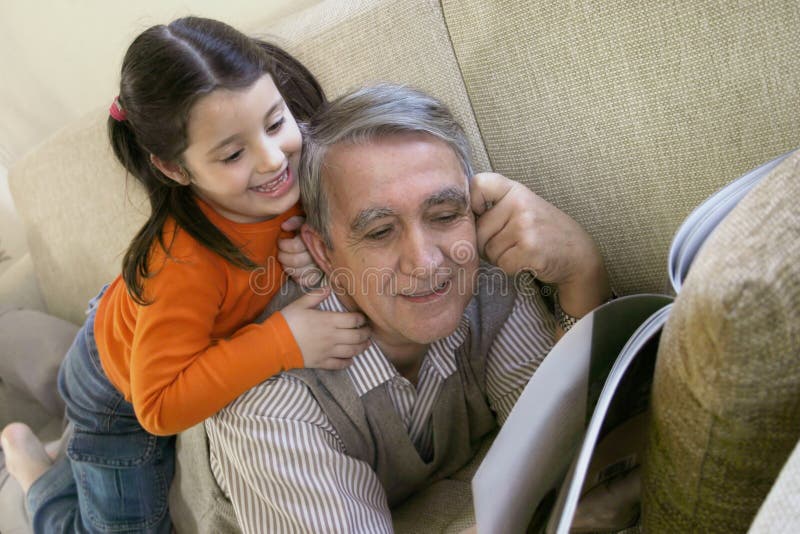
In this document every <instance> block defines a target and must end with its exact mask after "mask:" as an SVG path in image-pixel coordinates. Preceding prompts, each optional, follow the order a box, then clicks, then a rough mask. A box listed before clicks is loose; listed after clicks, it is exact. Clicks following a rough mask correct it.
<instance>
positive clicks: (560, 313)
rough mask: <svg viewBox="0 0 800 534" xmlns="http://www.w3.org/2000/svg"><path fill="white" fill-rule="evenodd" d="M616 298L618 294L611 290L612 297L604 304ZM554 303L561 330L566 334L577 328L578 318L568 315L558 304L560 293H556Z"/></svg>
mask: <svg viewBox="0 0 800 534" xmlns="http://www.w3.org/2000/svg"><path fill="white" fill-rule="evenodd" d="M615 298H617V292H616V291H614V290H613V289H612V290H611V296H610V297H609V298H608V299H606V301H605V302H603V304H605V303H606V302H611V301H612V300H614V299H615ZM554 301H555V302H554V311H555V316H556V322H557V323H558V326H560V327H561V329H562V330H563V331H564V332H566V331H568V330H569V329H570V328H572V327H573V326H575V323H577V322H578V318H577V317H574V316H572V315H570V314H568V313H567V312H565V311H564V310H563V309H562V308H561V304H560V303H559V302H558V291H556V296H555V299H554Z"/></svg>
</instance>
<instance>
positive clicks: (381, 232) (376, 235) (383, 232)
mask: <svg viewBox="0 0 800 534" xmlns="http://www.w3.org/2000/svg"><path fill="white" fill-rule="evenodd" d="M391 233H392V229H391V228H389V227H388V226H387V227H383V228H378V229H377V230H373V231H372V232H370V233H368V234H367V235H365V236H364V237H365V238H367V239H369V240H370V241H379V240H381V239H383V238H385V237H389V234H391Z"/></svg>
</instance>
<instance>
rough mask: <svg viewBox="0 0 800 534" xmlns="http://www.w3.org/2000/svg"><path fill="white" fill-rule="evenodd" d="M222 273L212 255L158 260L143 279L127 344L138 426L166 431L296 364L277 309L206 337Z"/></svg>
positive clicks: (221, 291)
mask: <svg viewBox="0 0 800 534" xmlns="http://www.w3.org/2000/svg"><path fill="white" fill-rule="evenodd" d="M229 281H230V280H229V273H227V272H226V270H225V269H224V268H223V267H222V266H221V265H219V263H218V262H216V261H214V260H213V259H208V258H206V261H194V260H193V259H189V260H186V261H181V260H178V261H171V260H168V261H166V262H164V264H163V267H162V268H161V269H160V271H159V272H158V273H157V274H156V275H155V276H153V277H152V278H150V279H148V280H147V283H146V296H147V298H148V299H151V300H153V299H154V300H153V302H152V304H150V305H148V306H141V307H138V311H137V317H136V327H135V332H134V335H133V340H132V346H131V360H130V379H131V381H130V388H131V402H132V404H133V406H134V410H135V412H136V416H137V417H138V419H139V421H140V423H141V425H142V426H143V427H144V428H145V429H146V430H147V431H148V432H150V433H152V434H159V435H170V434H176V433H178V432H180V431H182V430H185V429H187V428H189V427H191V426H193V425H195V424H197V423H199V422H201V421H203V420H204V419H206V418H208V417H210V416H212V415H214V414H215V413H216V412H218V411H219V410H220V409H222V408H223V407H224V406H225V405H227V404H228V403H229V402H231V401H232V400H233V399H235V398H236V397H237V396H238V395H240V394H242V393H244V392H245V391H247V390H248V389H250V388H251V387H253V386H255V385H256V384H258V383H260V382H262V381H264V380H265V379H267V378H269V377H270V376H273V375H274V374H276V373H278V372H280V371H283V370H287V369H292V368H296V367H302V366H303V358H302V354H301V352H300V349H299V347H298V346H297V343H296V341H295V340H294V336H293V335H292V333H291V330H290V329H289V326H288V324H287V323H286V321H285V319H284V318H283V316H282V315H281V314H280V313H276V314H274V315H272V316H271V317H270V318H269V319H267V320H266V321H265V322H264V323H262V324H248V325H246V326H244V327H242V328H240V329H239V330H237V331H236V332H234V333H233V334H232V335H230V336H229V337H227V338H225V339H214V338H212V335H211V333H212V330H213V327H214V321H215V318H216V317H217V315H218V314H219V311H220V307H221V305H222V302H223V299H224V295H225V289H226V284H227V283H229Z"/></svg>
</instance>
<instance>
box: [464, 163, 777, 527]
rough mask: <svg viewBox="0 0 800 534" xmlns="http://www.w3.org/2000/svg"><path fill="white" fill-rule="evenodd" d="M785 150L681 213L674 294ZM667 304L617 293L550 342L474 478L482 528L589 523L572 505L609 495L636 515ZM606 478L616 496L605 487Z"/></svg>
mask: <svg viewBox="0 0 800 534" xmlns="http://www.w3.org/2000/svg"><path fill="white" fill-rule="evenodd" d="M787 155H788V154H784V155H783V156H780V157H778V158H776V159H775V160H773V161H770V162H769V163H766V164H765V165H762V166H761V167H759V168H757V169H755V170H753V171H751V172H749V173H748V174H746V175H744V176H742V177H741V178H739V179H737V180H736V181H734V182H733V183H731V184H729V185H728V186H726V187H725V188H723V189H722V190H720V191H718V192H717V193H715V194H714V195H712V196H711V197H709V198H708V199H707V200H706V201H705V202H703V204H701V205H700V206H699V207H698V208H697V209H695V210H694V211H693V212H692V213H691V214H690V215H689V216H688V217H687V218H686V220H685V221H684V223H683V224H682V225H681V227H680V229H679V230H678V231H677V232H676V234H675V236H674V238H673V242H672V246H671V247H670V252H669V262H668V272H669V279H670V283H671V284H672V288H673V290H674V291H675V293H676V294H677V293H678V292H679V291H680V288H681V285H682V283H683V281H684V279H685V278H686V275H687V273H688V271H689V267H690V266H691V264H692V261H693V259H694V258H695V256H696V255H697V252H698V251H699V250H700V248H701V246H702V244H703V243H704V242H705V240H706V238H707V237H708V236H709V235H710V234H711V232H712V231H713V230H714V228H716V226H717V224H719V222H720V221H721V220H722V219H724V218H725V216H726V215H727V214H728V213H729V212H730V211H731V210H732V209H733V208H734V207H735V206H736V204H737V203H738V202H739V200H740V199H741V198H742V197H744V195H745V194H747V192H748V191H750V189H752V188H753V186H754V185H755V184H756V183H758V182H759V180H761V178H763V177H764V176H766V175H767V174H769V172H770V171H771V170H772V169H774V168H775V167H776V166H777V165H778V164H779V163H780V162H781V161H782V160H783V159H784V158H785V157H786V156H787ZM672 301H673V297H671V296H667V295H654V294H643V295H631V296H626V297H622V298H618V299H615V300H613V301H611V302H608V303H606V304H604V305H602V306H600V307H599V308H597V309H595V310H594V311H592V312H591V313H589V314H588V315H586V316H585V317H583V318H582V319H581V320H580V321H578V322H577V323H576V324H575V326H573V327H572V329H570V331H569V332H567V333H566V334H565V335H564V336H563V337H562V338H561V339H560V340H559V342H558V343H557V344H556V345H555V346H554V347H553V350H552V351H551V352H550V354H549V355H548V356H547V358H545V360H544V362H542V365H541V366H540V367H539V369H538V370H537V371H536V373H534V375H533V377H532V378H531V380H530V382H529V383H528V385H527V387H526V388H525V390H524V391H523V393H522V394H521V395H520V398H519V400H518V401H517V404H516V405H515V406H514V409H513V410H512V411H511V414H510V415H509V417H508V419H507V420H506V422H505V424H504V425H503V428H502V429H501V430H500V432H499V433H498V435H497V438H496V439H495V441H494V443H493V444H492V447H491V449H489V452H488V453H487V454H486V457H485V458H484V460H483V462H482V463H481V465H480V467H479V469H478V471H477V473H476V474H475V477H474V478H473V480H472V492H473V500H474V505H475V518H476V522H477V526H478V532H480V534H494V533H503V534H507V533H510V534H513V533H516V532H547V533H548V534H549V533H557V534H566V533H568V532H588V531H594V530H597V528H596V525H591V524H587V521H586V517H587V514H585V513H584V514H581V513H578V514H577V515H576V511H578V509H579V503H580V505H581V509H582V510H586V509H589V510H591V509H592V507H595V508H597V507H598V506H601V507H602V506H605V505H607V503H609V502H614V503H615V507H617V508H616V509H607V510H604V512H605V513H606V515H608V516H610V519H611V520H613V521H612V522H616V525H617V528H624V527H625V526H626V525H627V524H635V523H636V520H637V518H638V503H639V501H638V493H639V485H638V480H639V479H638V469H639V465H640V461H641V456H642V451H643V446H644V441H645V429H646V416H647V412H648V406H649V397H650V389H651V385H652V378H653V370H654V368H655V361H656V353H657V349H658V340H659V337H660V334H661V329H662V327H663V326H664V324H665V323H666V321H667V317H668V316H669V313H670V309H671V308H672ZM626 477H629V478H628V480H627V481H626V480H625V478H626ZM614 482H616V483H617V484H616V486H614V487H615V489H614V490H613V491H616V492H617V493H619V495H608V493H609V487H612V483H614ZM626 493H627V495H626ZM619 503H627V504H625V505H624V506H618V504H619ZM609 508H612V507H609ZM588 516H591V513H589V514H588ZM589 523H590V522H589Z"/></svg>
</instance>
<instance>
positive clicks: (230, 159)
mask: <svg viewBox="0 0 800 534" xmlns="http://www.w3.org/2000/svg"><path fill="white" fill-rule="evenodd" d="M241 155H242V149H239V150H237V151H236V152H234V153H233V154H231V155H230V156H228V157H227V158H225V159H223V160H222V162H223V163H233V162H234V161H236V160H237V159H239V157H240V156H241Z"/></svg>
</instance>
